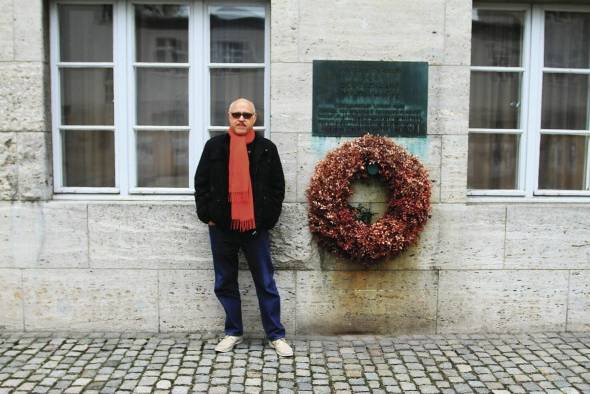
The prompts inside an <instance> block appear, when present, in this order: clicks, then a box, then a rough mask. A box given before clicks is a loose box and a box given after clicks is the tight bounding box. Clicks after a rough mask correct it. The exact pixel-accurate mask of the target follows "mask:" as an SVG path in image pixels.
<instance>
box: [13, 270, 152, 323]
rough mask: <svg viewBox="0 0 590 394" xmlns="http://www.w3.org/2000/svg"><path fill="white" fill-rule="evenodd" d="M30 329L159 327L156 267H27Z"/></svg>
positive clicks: (27, 317)
mask: <svg viewBox="0 0 590 394" xmlns="http://www.w3.org/2000/svg"><path fill="white" fill-rule="evenodd" d="M23 288H24V294H25V308H24V309H25V312H24V313H25V329H26V330H63V329H67V330H75V331H96V330H98V331H101V330H105V331H157V330H158V298H157V297H158V293H157V291H158V275H157V271H155V270H112V269H108V270H82V269H66V270H61V269H60V270H46V269H43V270H36V269H35V270H25V271H24V276H23Z"/></svg>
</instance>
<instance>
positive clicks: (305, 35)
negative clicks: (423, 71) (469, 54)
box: [299, 0, 445, 64]
mask: <svg viewBox="0 0 590 394" xmlns="http://www.w3.org/2000/svg"><path fill="white" fill-rule="evenodd" d="M322 3H323V5H322ZM299 10H300V17H299V20H300V23H299V33H300V34H299V61H304V62H311V61H312V60H315V59H325V60H330V59H337V60H341V59H347V60H404V61H408V60H412V61H427V62H429V63H439V64H440V63H441V62H442V61H443V55H444V27H445V20H444V18H445V1H444V0H430V1H424V0H422V1H413V0H395V1H378V2H376V1H372V0H343V1H338V2H327V1H326V2H321V3H319V4H318V2H317V1H314V0H302V1H300V2H299Z"/></svg>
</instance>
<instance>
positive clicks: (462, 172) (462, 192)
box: [440, 134, 467, 202]
mask: <svg viewBox="0 0 590 394" xmlns="http://www.w3.org/2000/svg"><path fill="white" fill-rule="evenodd" d="M466 197H467V134H463V135H443V138H442V159H441V174H440V200H441V202H463V201H465V200H466Z"/></svg>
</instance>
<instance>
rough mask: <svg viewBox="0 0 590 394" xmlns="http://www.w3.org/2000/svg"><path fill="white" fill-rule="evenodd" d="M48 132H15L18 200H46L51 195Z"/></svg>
mask: <svg viewBox="0 0 590 394" xmlns="http://www.w3.org/2000/svg"><path fill="white" fill-rule="evenodd" d="M50 138H51V136H50V134H49V133H39V132H35V133H28V132H20V133H16V140H17V164H18V198H19V200H47V199H48V198H49V197H50V196H51V183H52V181H51V178H50V177H51V175H50V174H51V170H50V166H51V164H50V160H49V157H50V153H49V152H50V150H51V142H50Z"/></svg>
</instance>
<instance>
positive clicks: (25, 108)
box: [0, 62, 48, 131]
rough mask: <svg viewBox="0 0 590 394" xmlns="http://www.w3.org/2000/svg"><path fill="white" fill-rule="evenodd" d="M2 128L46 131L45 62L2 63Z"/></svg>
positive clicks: (0, 117) (0, 85)
mask: <svg viewBox="0 0 590 394" xmlns="http://www.w3.org/2000/svg"><path fill="white" fill-rule="evenodd" d="M0 74H1V75H2V83H0V131H45V130H48V127H47V124H46V112H45V95H44V86H43V78H44V65H43V64H41V63H25V62H20V63H0Z"/></svg>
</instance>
